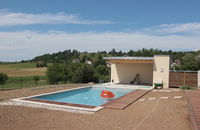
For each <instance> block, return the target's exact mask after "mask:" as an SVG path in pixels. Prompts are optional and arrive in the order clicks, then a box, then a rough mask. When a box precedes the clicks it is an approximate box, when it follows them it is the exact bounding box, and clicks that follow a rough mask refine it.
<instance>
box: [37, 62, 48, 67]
mask: <svg viewBox="0 0 200 130" xmlns="http://www.w3.org/2000/svg"><path fill="white" fill-rule="evenodd" d="M36 67H47V63H46V62H44V61H37V62H36Z"/></svg>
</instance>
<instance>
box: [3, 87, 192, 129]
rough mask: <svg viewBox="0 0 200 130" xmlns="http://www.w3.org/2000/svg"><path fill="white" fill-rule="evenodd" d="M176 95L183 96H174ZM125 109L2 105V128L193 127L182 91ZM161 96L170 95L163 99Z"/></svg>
mask: <svg viewBox="0 0 200 130" xmlns="http://www.w3.org/2000/svg"><path fill="white" fill-rule="evenodd" d="M77 86H84V85H81V84H79V85H67V86H65V87H62V86H60V87H59V86H57V87H52V88H46V89H20V90H9V91H1V92H0V98H1V99H4V100H5V99H11V98H17V97H22V96H29V95H35V94H39V93H44V92H51V91H55V90H62V89H66V88H73V87H77ZM174 96H182V98H180V99H174V98H173V97H174ZM154 97H155V98H156V99H155V100H145V101H136V102H135V103H133V104H132V105H130V106H129V107H127V108H126V109H124V110H115V109H103V110H101V111H99V112H96V113H95V114H79V113H70V112H63V111H55V110H48V109H44V108H30V107H22V106H7V105H0V129H1V130H55V129H58V130H79V129H81V130H147V129H148V130H190V129H191V128H190V121H189V113H188V109H187V102H186V99H185V95H184V92H183V91H176V92H154V91H151V92H149V93H148V94H147V95H145V96H144V97H143V98H144V99H148V98H154ZM161 97H169V98H168V99H161Z"/></svg>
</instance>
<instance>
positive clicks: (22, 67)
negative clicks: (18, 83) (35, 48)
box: [0, 63, 46, 77]
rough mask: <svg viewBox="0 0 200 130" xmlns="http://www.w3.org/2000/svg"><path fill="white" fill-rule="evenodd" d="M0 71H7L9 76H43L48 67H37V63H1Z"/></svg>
mask: <svg viewBox="0 0 200 130" xmlns="http://www.w3.org/2000/svg"><path fill="white" fill-rule="evenodd" d="M0 72H3V73H7V75H8V76H9V77H22V76H35V75H38V76H43V75H45V72H46V67H43V68H36V65H35V63H16V64H1V65H0Z"/></svg>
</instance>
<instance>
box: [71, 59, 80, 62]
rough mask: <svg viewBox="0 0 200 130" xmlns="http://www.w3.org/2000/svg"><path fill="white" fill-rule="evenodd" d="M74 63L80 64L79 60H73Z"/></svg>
mask: <svg viewBox="0 0 200 130" xmlns="http://www.w3.org/2000/svg"><path fill="white" fill-rule="evenodd" d="M72 63H80V60H79V59H72Z"/></svg>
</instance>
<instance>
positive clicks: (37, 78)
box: [33, 76, 40, 86]
mask: <svg viewBox="0 0 200 130" xmlns="http://www.w3.org/2000/svg"><path fill="white" fill-rule="evenodd" d="M33 80H34V82H35V85H36V86H37V85H38V81H39V80H40V77H39V76H33Z"/></svg>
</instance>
